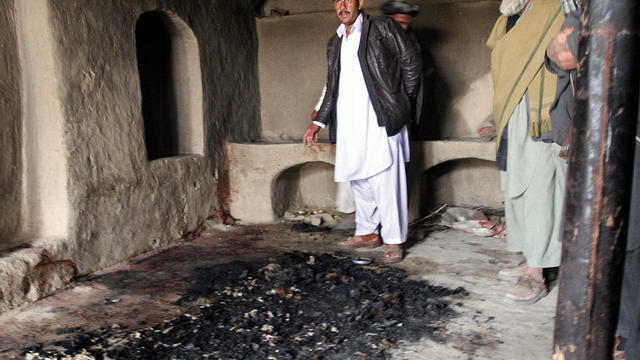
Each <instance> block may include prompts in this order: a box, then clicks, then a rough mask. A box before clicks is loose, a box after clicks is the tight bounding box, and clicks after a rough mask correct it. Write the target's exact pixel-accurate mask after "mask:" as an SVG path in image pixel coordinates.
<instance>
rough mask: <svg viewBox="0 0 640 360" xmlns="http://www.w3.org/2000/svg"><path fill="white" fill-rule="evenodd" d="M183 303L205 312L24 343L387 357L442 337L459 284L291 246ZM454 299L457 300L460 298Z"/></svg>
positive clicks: (199, 287) (238, 266)
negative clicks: (443, 284) (412, 277)
mask: <svg viewBox="0 0 640 360" xmlns="http://www.w3.org/2000/svg"><path fill="white" fill-rule="evenodd" d="M196 273H197V274H196V282H195V283H194V285H193V286H192V287H191V288H190V289H189V290H188V291H187V292H186V294H184V296H183V297H182V298H181V299H180V300H178V304H179V305H181V306H183V307H184V308H185V309H188V308H194V305H198V307H199V311H197V312H194V313H193V314H189V313H184V314H183V315H182V316H180V317H178V318H175V319H173V320H170V321H165V322H164V323H160V324H156V325H153V326H151V327H148V328H145V329H126V328H121V327H119V326H117V325H114V326H111V327H108V328H102V329H101V330H100V331H97V332H95V333H81V332H79V331H78V330H77V329H67V330H66V331H67V332H68V333H69V335H70V338H69V339H68V340H65V341H59V342H56V343H54V344H41V345H40V346H38V347H34V348H28V349H25V351H24V354H25V355H26V357H27V358H31V359H44V358H54V359H55V358H63V357H65V356H74V355H79V354H81V356H85V357H83V358H84V359H91V358H95V359H202V358H211V359H352V358H353V359H386V358H388V356H389V355H388V349H390V348H396V347H397V346H398V345H399V344H402V343H403V342H405V341H415V340H418V339H420V338H424V337H429V338H431V339H433V340H435V341H439V342H444V341H445V340H446V339H445V338H444V337H443V336H442V335H441V334H442V332H443V330H444V327H445V324H446V322H447V320H448V319H450V318H451V317H452V316H455V314H456V313H455V311H454V310H452V309H451V308H450V306H449V300H450V299H451V298H459V297H462V296H467V295H468V294H467V292H466V291H465V290H464V289H462V288H457V289H455V290H451V289H447V288H444V287H440V286H432V285H429V284H428V283H427V282H425V281H415V280H408V279H407V274H406V273H405V272H404V271H403V270H401V269H398V268H393V267H377V266H366V267H363V266H359V265H354V264H353V263H352V262H351V260H350V258H349V257H348V256H346V254H337V255H330V254H309V253H303V252H291V253H285V254H282V255H280V256H278V257H276V258H271V259H268V260H264V261H258V262H244V261H234V262H231V263H227V264H219V265H214V266H209V267H203V268H198V269H197V270H196ZM454 302H455V300H454Z"/></svg>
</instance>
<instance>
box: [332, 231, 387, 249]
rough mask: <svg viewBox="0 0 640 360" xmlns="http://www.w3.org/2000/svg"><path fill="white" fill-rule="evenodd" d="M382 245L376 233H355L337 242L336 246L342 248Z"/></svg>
mask: <svg viewBox="0 0 640 360" xmlns="http://www.w3.org/2000/svg"><path fill="white" fill-rule="evenodd" d="M381 245H382V241H380V237H379V236H378V234H367V235H356V236H353V237H350V238H348V239H347V241H343V242H341V243H338V246H340V247H341V248H344V249H356V248H361V247H366V248H377V247H378V246H381Z"/></svg>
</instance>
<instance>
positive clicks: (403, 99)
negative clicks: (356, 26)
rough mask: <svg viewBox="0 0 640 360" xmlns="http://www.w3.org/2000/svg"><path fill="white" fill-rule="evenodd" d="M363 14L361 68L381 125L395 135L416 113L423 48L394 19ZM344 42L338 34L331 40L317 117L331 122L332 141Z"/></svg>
mask: <svg viewBox="0 0 640 360" xmlns="http://www.w3.org/2000/svg"><path fill="white" fill-rule="evenodd" d="M362 16H363V19H362V20H363V21H362V35H361V37H360V46H359V48H358V58H359V59H360V67H361V68H362V74H363V76H364V82H365V84H366V85H367V90H368V92H369V97H370V98H371V103H372V105H373V109H374V110H375V112H376V116H377V118H378V125H380V126H384V127H385V128H386V130H387V135H388V136H393V135H395V134H397V133H398V132H399V131H400V130H401V129H402V127H403V126H405V125H406V124H407V123H408V122H409V120H410V119H411V118H412V116H413V111H414V107H415V100H416V96H417V94H418V91H419V90H420V74H421V73H422V58H421V55H420V50H419V48H418V47H417V46H416V45H415V44H414V42H413V41H411V39H410V38H409V36H408V35H407V34H406V33H405V32H404V31H402V28H401V27H400V26H399V25H398V24H397V23H396V22H395V21H394V20H393V19H391V18H388V17H375V16H370V15H368V14H365V13H362ZM341 45H342V39H341V38H340V37H338V35H337V34H335V35H334V36H333V37H331V39H329V44H328V45H327V60H328V64H329V71H328V75H327V93H326V96H325V97H324V100H323V102H322V105H321V106H320V110H318V115H317V116H316V119H315V120H316V121H319V122H321V123H323V124H325V125H330V129H331V141H332V142H335V128H336V127H335V126H334V125H335V122H336V103H337V99H338V84H339V78H340V48H341Z"/></svg>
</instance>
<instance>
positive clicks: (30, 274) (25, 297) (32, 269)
mask: <svg viewBox="0 0 640 360" xmlns="http://www.w3.org/2000/svg"><path fill="white" fill-rule="evenodd" d="M76 274H77V271H76V268H75V266H74V265H73V263H72V262H71V261H65V260H63V261H52V260H51V258H50V256H49V254H48V252H47V251H46V250H45V249H44V248H40V247H28V248H14V249H11V250H7V251H3V252H2V253H0V313H2V312H5V311H7V310H10V309H12V308H15V307H18V306H20V305H23V304H26V303H29V302H32V301H35V300H37V299H39V298H41V297H44V296H47V295H50V294H52V293H53V292H54V291H56V290H58V289H60V288H62V287H64V286H65V285H67V284H68V283H69V282H71V280H72V279H73V278H74V276H76Z"/></svg>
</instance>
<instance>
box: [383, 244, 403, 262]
mask: <svg viewBox="0 0 640 360" xmlns="http://www.w3.org/2000/svg"><path fill="white" fill-rule="evenodd" d="M403 257H404V251H403V250H402V248H401V247H399V248H397V249H390V248H389V247H388V246H387V248H386V249H385V251H384V256H383V257H382V262H384V263H387V264H393V263H399V262H401V261H402V259H403Z"/></svg>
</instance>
